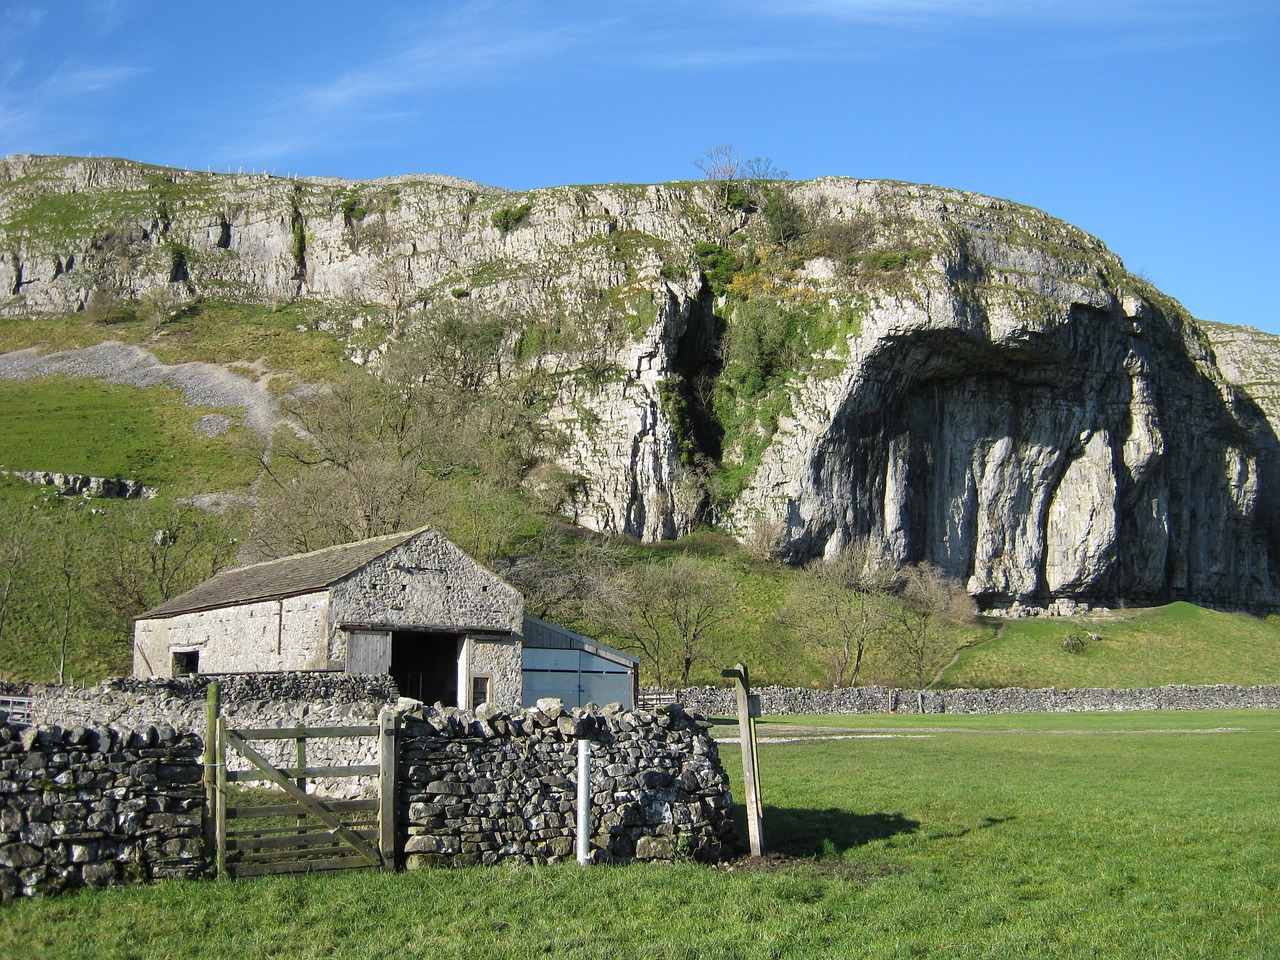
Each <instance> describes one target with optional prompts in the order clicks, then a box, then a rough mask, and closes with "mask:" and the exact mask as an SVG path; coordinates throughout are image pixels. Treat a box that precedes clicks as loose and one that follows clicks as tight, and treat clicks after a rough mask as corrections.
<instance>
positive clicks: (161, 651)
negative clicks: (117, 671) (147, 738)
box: [133, 590, 330, 677]
mask: <svg viewBox="0 0 1280 960" xmlns="http://www.w3.org/2000/svg"><path fill="white" fill-rule="evenodd" d="M172 651H184V652H185V651H198V652H199V654H200V672H202V673H239V672H242V671H275V670H279V671H286V670H327V669H329V668H330V652H329V594H328V592H327V591H323V590H322V591H317V592H315V593H307V594H302V595H300V596H296V597H285V598H283V599H281V600H262V601H258V602H255V603H241V604H236V605H234V606H229V607H219V608H217V609H214V610H201V611H197V612H195V613H184V614H179V615H178V616H174V617H158V618H156V619H153V620H139V621H137V622H136V623H135V624H134V648H133V673H134V676H138V677H152V676H153V677H168V676H171V675H172V663H171V660H172V658H171V652H172Z"/></svg>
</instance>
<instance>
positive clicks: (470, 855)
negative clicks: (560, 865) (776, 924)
mask: <svg viewBox="0 0 1280 960" xmlns="http://www.w3.org/2000/svg"><path fill="white" fill-rule="evenodd" d="M580 737H586V738H589V739H590V740H591V741H592V742H593V743H594V748H593V750H594V755H593V758H592V764H591V846H592V850H591V857H592V859H593V860H595V861H599V862H609V863H613V862H625V861H630V860H674V859H677V858H688V857H692V858H694V859H698V860H703V861H717V860H721V859H727V858H729V857H731V856H734V855H736V854H737V853H738V852H739V849H740V843H739V840H738V836H737V833H736V831H735V828H734V823H733V819H732V816H731V809H732V803H733V801H732V799H731V797H730V794H729V782H728V777H727V776H726V774H725V772H724V768H723V767H722V766H721V765H720V758H719V754H718V752H717V749H716V744H715V741H714V740H713V739H712V738H711V736H710V735H709V734H708V733H707V730H706V724H705V723H704V722H702V721H700V720H699V719H697V718H696V717H691V716H689V715H688V714H686V713H685V712H684V711H683V710H682V709H680V708H679V707H675V708H673V709H669V710H666V711H663V712H659V713H649V712H646V711H625V710H622V709H613V708H605V709H604V710H600V709H598V708H597V709H587V708H574V709H565V708H564V706H563V705H562V703H561V701H559V700H555V699H546V700H541V701H539V703H538V707H536V708H531V709H528V710H520V711H515V712H512V713H503V712H500V711H497V710H491V709H487V708H482V709H481V711H480V712H479V714H478V715H477V714H471V713H469V712H466V711H460V710H453V709H447V710H444V711H443V712H438V711H436V710H434V709H432V708H425V709H424V710H422V711H420V712H418V713H417V714H416V715H415V714H410V715H409V716H407V717H406V718H405V729H404V733H403V736H402V739H401V749H400V788H399V793H400V795H399V798H398V799H399V802H400V804H401V809H402V810H403V811H404V813H403V814H402V820H401V824H400V827H401V832H402V838H401V842H403V844H404V846H403V852H404V861H405V865H406V866H407V867H409V868H410V869H416V868H420V867H428V866H462V865H471V864H479V863H498V862H500V861H506V862H515V863H534V862H549V861H555V860H560V859H563V858H567V857H572V856H573V855H574V849H575V841H574V838H575V835H576V820H575V809H576V807H575V798H576V791H577V785H576V783H577V744H576V740H577V739H578V738H580Z"/></svg>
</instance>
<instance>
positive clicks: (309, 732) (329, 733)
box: [236, 726, 378, 740]
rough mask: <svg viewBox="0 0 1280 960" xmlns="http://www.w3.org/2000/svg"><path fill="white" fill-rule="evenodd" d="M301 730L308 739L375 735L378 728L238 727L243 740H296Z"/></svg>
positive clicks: (237, 730)
mask: <svg viewBox="0 0 1280 960" xmlns="http://www.w3.org/2000/svg"><path fill="white" fill-rule="evenodd" d="M299 732H301V733H302V734H303V735H305V736H306V738H307V739H308V740H332V739H333V738H335V737H373V736H377V733H378V728H377V727H373V726H362V727H279V728H277V727H245V728H244V729H241V728H238V727H237V728H236V735H237V736H238V737H239V738H240V739H241V740H294V739H296V738H297V737H298V734H299Z"/></svg>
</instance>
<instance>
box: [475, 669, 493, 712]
mask: <svg viewBox="0 0 1280 960" xmlns="http://www.w3.org/2000/svg"><path fill="white" fill-rule="evenodd" d="M491 683H492V681H491V679H490V678H489V677H472V678H471V709H472V710H474V709H475V708H476V707H478V706H480V704H482V703H488V702H489V697H490V695H491V694H490V686H491Z"/></svg>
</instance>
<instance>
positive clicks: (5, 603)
mask: <svg viewBox="0 0 1280 960" xmlns="http://www.w3.org/2000/svg"><path fill="white" fill-rule="evenodd" d="M35 546H36V536H35V529H34V514H33V512H32V510H31V509H30V508H29V507H22V506H19V505H16V504H10V503H2V504H0V639H3V638H4V636H5V622H6V619H7V616H8V613H9V608H10V604H12V603H13V602H14V598H15V597H16V596H17V594H18V592H19V588H20V585H21V582H22V574H23V570H24V569H25V568H26V567H27V565H28V564H29V562H30V560H31V556H32V554H33V552H34V550H35Z"/></svg>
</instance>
